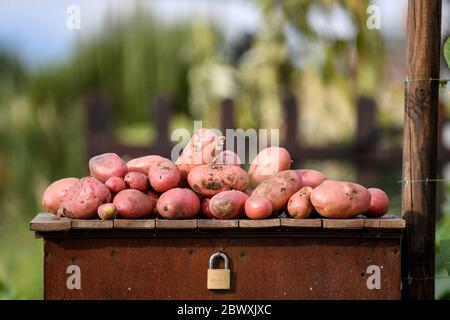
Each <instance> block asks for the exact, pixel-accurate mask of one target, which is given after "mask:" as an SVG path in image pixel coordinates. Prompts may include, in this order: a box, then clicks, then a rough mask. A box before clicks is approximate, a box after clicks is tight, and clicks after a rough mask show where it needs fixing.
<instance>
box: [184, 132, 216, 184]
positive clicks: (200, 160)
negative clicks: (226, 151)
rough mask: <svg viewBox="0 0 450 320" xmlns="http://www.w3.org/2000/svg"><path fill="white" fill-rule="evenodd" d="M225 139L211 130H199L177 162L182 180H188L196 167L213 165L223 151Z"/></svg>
mask: <svg viewBox="0 0 450 320" xmlns="http://www.w3.org/2000/svg"><path fill="white" fill-rule="evenodd" d="M224 139H225V138H224V137H219V136H217V135H216V134H215V133H214V132H213V131H211V130H208V129H205V128H202V129H199V130H197V131H196V132H195V133H194V134H193V135H192V138H191V139H190V140H189V142H188V143H187V145H186V146H185V147H184V149H183V151H182V152H181V155H180V156H179V157H178V159H177V161H176V162H175V163H176V165H177V166H178V169H179V170H180V173H181V176H182V178H183V179H184V178H186V177H187V175H188V174H189V172H191V170H192V169H193V168H195V167H196V166H199V165H203V164H210V163H212V161H213V159H214V158H215V157H216V156H217V155H218V154H219V153H220V152H221V151H222V150H221V149H222V146H223V141H224Z"/></svg>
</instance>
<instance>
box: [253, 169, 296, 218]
mask: <svg viewBox="0 0 450 320" xmlns="http://www.w3.org/2000/svg"><path fill="white" fill-rule="evenodd" d="M301 187H302V178H300V176H299V175H298V174H297V172H296V171H295V170H286V171H281V172H278V173H277V174H275V175H274V176H272V177H270V178H267V179H266V180H264V181H263V182H261V183H260V184H259V185H258V186H257V187H256V188H255V190H253V193H252V196H251V197H253V196H254V195H255V196H260V197H263V198H266V199H267V200H269V201H270V202H271V203H272V210H273V211H278V210H281V209H284V207H285V206H286V204H287V202H288V201H289V198H290V197H291V196H292V195H293V194H294V193H295V192H297V191H298V190H300V188H301Z"/></svg>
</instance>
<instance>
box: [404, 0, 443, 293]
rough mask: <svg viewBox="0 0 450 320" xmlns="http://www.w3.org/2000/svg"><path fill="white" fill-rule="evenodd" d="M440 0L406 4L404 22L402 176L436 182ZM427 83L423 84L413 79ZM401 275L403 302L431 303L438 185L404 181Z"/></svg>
mask: <svg viewBox="0 0 450 320" xmlns="http://www.w3.org/2000/svg"><path fill="white" fill-rule="evenodd" d="M441 7H442V2H441V0H409V4H408V24H407V43H406V50H407V58H406V68H407V71H406V76H407V79H411V80H412V81H410V82H407V83H406V84H405V118H404V135H403V136H404V141H403V177H404V179H407V180H409V181H414V180H426V179H427V178H428V179H435V178H436V174H437V170H436V157H437V114H438V85H439V84H438V82H437V81H426V79H430V78H433V79H438V78H439V55H440V41H441ZM416 79H425V81H414V80H416ZM402 192H403V195H402V217H403V218H404V219H405V220H406V221H407V225H408V229H407V233H406V241H404V250H403V253H404V254H405V253H406V255H404V257H405V259H404V261H403V266H404V267H405V269H404V274H403V277H405V278H408V279H409V281H406V282H405V284H406V286H405V289H404V291H403V292H404V297H405V298H407V299H414V300H416V299H434V271H435V266H434V264H435V263H434V261H435V254H434V241H435V212H436V184H435V183H434V182H429V183H424V182H411V183H403V190H402Z"/></svg>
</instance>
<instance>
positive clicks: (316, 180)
mask: <svg viewBox="0 0 450 320" xmlns="http://www.w3.org/2000/svg"><path fill="white" fill-rule="evenodd" d="M296 171H297V173H298V174H299V175H300V177H301V178H302V185H303V186H304V187H311V188H313V189H314V188H315V187H317V186H318V185H319V184H321V183H322V182H324V181H325V180H327V177H326V176H325V175H324V174H323V173H322V172H319V171H317V170H312V169H299V170H296Z"/></svg>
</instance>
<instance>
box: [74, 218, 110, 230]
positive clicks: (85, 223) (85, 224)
mask: <svg viewBox="0 0 450 320" xmlns="http://www.w3.org/2000/svg"><path fill="white" fill-rule="evenodd" d="M113 226H114V224H113V220H100V219H94V220H84V219H72V229H112V228H113Z"/></svg>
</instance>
